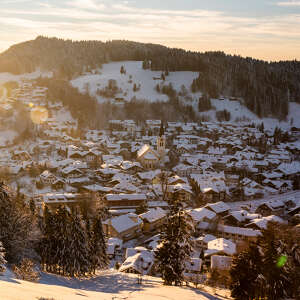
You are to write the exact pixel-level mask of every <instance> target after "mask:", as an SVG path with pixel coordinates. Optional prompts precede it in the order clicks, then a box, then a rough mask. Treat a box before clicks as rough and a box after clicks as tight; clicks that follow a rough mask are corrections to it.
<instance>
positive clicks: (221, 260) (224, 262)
mask: <svg viewBox="0 0 300 300" xmlns="http://www.w3.org/2000/svg"><path fill="white" fill-rule="evenodd" d="M231 265H232V257H230V256H224V255H212V256H211V258H210V268H211V269H212V270H214V269H217V270H224V271H229V270H230V268H231Z"/></svg>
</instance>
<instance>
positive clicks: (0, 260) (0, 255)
mask: <svg viewBox="0 0 300 300" xmlns="http://www.w3.org/2000/svg"><path fill="white" fill-rule="evenodd" d="M6 263H7V261H6V260H5V249H4V248H3V245H2V242H0V273H2V272H4V271H5V269H6V268H5V264H6Z"/></svg>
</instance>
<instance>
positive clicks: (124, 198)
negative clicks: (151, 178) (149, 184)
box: [101, 193, 147, 210]
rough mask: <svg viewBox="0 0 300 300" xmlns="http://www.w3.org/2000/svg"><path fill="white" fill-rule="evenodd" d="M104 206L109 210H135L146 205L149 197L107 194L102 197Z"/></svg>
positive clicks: (134, 194) (143, 195) (135, 194)
mask: <svg viewBox="0 0 300 300" xmlns="http://www.w3.org/2000/svg"><path fill="white" fill-rule="evenodd" d="M101 199H102V204H103V205H104V206H106V207H108V208H109V209H117V210H123V209H125V210H126V209H128V208H131V209H135V208H137V207H138V206H141V205H143V204H145V202H146V201H147V196H146V195H145V194H137V193H133V194H106V195H104V196H102V198H101Z"/></svg>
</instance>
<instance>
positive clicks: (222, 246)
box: [204, 238, 236, 255]
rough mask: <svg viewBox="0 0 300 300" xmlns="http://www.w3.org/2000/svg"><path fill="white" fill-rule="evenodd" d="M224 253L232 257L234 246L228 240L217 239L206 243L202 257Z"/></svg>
mask: <svg viewBox="0 0 300 300" xmlns="http://www.w3.org/2000/svg"><path fill="white" fill-rule="evenodd" d="M220 252H222V253H226V254H227V255H233V254H235V253H236V245H235V243H233V242H232V241H230V240H227V239H224V238H219V239H215V240H212V241H209V242H208V243H207V250H206V251H205V253H204V255H211V254H215V253H220Z"/></svg>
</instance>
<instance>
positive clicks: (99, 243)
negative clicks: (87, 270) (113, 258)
mask: <svg viewBox="0 0 300 300" xmlns="http://www.w3.org/2000/svg"><path fill="white" fill-rule="evenodd" d="M90 261H91V269H92V271H93V272H94V273H95V271H96V269H97V268H105V267H106V266H107V264H108V258H107V255H106V241H105V236H104V232H103V227H102V218H101V213H99V214H98V215H97V216H96V217H95V218H94V219H93V223H92V236H91V240H90Z"/></svg>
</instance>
